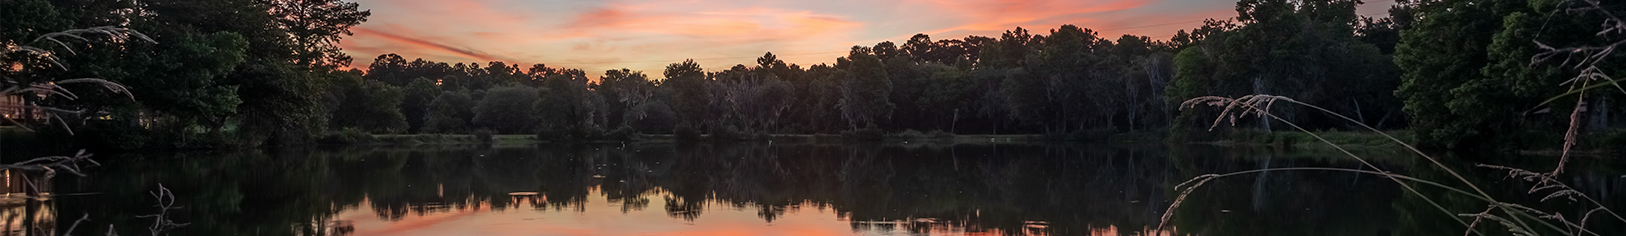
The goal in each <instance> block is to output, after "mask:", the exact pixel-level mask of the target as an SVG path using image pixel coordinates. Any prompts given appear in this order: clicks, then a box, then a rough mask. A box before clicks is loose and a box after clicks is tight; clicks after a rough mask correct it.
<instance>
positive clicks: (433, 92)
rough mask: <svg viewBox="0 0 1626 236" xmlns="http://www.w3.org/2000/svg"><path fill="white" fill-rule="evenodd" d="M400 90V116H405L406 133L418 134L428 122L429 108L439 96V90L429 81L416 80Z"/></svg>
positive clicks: (423, 79)
mask: <svg viewBox="0 0 1626 236" xmlns="http://www.w3.org/2000/svg"><path fill="white" fill-rule="evenodd" d="M402 89H403V90H404V91H402V93H403V96H402V97H401V115H403V116H406V121H407V133H419V132H420V131H422V130H423V128H424V123H426V122H428V121H429V106H430V104H431V103H433V102H434V99H435V97H436V96H438V95H440V94H441V91H440V88H437V87H436V86H435V82H431V81H429V79H425V78H418V79H416V80H413V81H412V83H411V84H407V86H406V87H402Z"/></svg>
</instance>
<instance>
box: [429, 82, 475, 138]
mask: <svg viewBox="0 0 1626 236" xmlns="http://www.w3.org/2000/svg"><path fill="white" fill-rule="evenodd" d="M474 105H475V104H474V100H473V99H470V98H469V95H468V94H467V93H463V92H458V91H443V92H440V95H439V96H435V100H434V101H432V102H429V106H428V112H427V114H426V116H427V119H426V120H425V121H424V126H423V132H425V133H461V132H465V131H468V127H469V123H470V121H471V120H473V119H474Z"/></svg>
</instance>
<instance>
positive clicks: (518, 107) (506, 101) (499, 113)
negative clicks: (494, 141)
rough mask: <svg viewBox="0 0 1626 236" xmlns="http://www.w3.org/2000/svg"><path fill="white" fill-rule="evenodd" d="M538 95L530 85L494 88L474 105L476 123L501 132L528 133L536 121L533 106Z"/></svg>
mask: <svg viewBox="0 0 1626 236" xmlns="http://www.w3.org/2000/svg"><path fill="white" fill-rule="evenodd" d="M537 96H538V95H537V91H536V89H533V88H530V87H522V86H521V87H498V88H492V89H491V90H488V91H486V95H485V97H484V98H482V99H480V103H479V104H478V105H475V106H474V124H475V125H478V126H479V127H483V128H488V129H492V130H494V131H497V132H499V133H507V134H514V133H528V132H530V131H531V130H532V127H534V124H535V123H536V118H535V117H533V116H532V112H531V110H532V108H531V106H532V105H533V104H534V103H536V100H537Z"/></svg>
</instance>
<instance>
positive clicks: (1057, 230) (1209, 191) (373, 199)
mask: <svg viewBox="0 0 1626 236" xmlns="http://www.w3.org/2000/svg"><path fill="white" fill-rule="evenodd" d="M1362 155H1363V156H1368V157H1371V160H1373V161H1374V162H1375V163H1376V164H1377V165H1379V166H1380V167H1382V168H1384V169H1386V170H1389V171H1394V172H1396V173H1402V174H1407V175H1411V176H1415V177H1419V178H1423V179H1430V180H1436V181H1439V182H1442V183H1456V182H1458V181H1453V180H1454V179H1452V178H1451V177H1449V175H1447V174H1445V173H1444V172H1440V171H1438V169H1436V168H1434V167H1432V166H1431V165H1430V164H1427V162H1426V161H1423V160H1420V159H1417V158H1415V157H1414V156H1412V155H1409V154H1405V153H1404V152H1398V151H1384V150H1379V151H1371V152H1363V153H1362ZM1453 159H1458V158H1453ZM1460 159H1474V162H1472V163H1471V162H1466V161H1463V162H1461V163H1448V165H1453V166H1455V168H1456V169H1458V170H1467V172H1466V173H1468V178H1470V179H1472V181H1476V182H1478V184H1480V185H1481V186H1486V188H1487V191H1491V192H1493V193H1495V194H1499V195H1502V196H1507V197H1508V198H1509V199H1515V200H1514V201H1516V202H1522V203H1526V204H1529V205H1531V206H1536V207H1538V208H1542V209H1554V210H1553V211H1555V212H1569V213H1574V212H1582V211H1583V210H1582V209H1583V208H1577V207H1575V205H1577V204H1574V203H1571V202H1569V201H1567V200H1552V201H1548V202H1538V201H1537V200H1538V199H1539V198H1540V196H1530V195H1529V194H1526V193H1525V190H1528V188H1529V187H1530V186H1531V185H1529V184H1527V183H1524V182H1522V181H1519V180H1516V179H1507V178H1505V177H1506V173H1505V172H1500V171H1491V170H1485V169H1482V168H1475V167H1473V164H1475V163H1489V164H1500V165H1512V166H1522V167H1527V168H1535V169H1543V168H1550V167H1549V166H1550V165H1551V162H1553V159H1554V158H1551V157H1481V158H1460ZM97 160H99V161H101V162H102V164H103V166H101V167H96V168H93V169H92V171H91V172H90V173H89V176H86V177H72V176H59V177H58V178H56V179H55V180H54V181H53V183H52V186H51V187H52V193H53V195H55V196H54V197H52V198H50V199H49V200H45V201H30V202H27V203H10V204H9V205H10V207H9V208H7V209H8V210H6V211H5V214H4V216H5V218H4V220H5V221H6V222H7V223H6V228H5V229H6V232H9V233H31V234H60V233H64V232H66V231H67V230H68V228H69V227H74V226H72V224H73V222H74V221H75V220H77V219H79V218H80V217H82V216H83V217H88V219H89V221H87V222H86V223H83V224H82V225H80V226H77V228H76V229H75V231H76V232H73V233H75V234H82V235H101V234H102V232H106V231H107V230H108V229H109V228H110V227H111V228H113V229H114V230H115V231H118V235H147V234H148V233H149V232H148V227H149V226H151V224H152V219H151V218H138V217H136V216H139V215H147V214H153V213H157V212H158V208H156V207H154V204H156V203H157V202H158V201H157V200H155V199H154V197H153V196H152V195H150V194H151V192H152V191H155V190H157V189H159V185H160V184H162V186H163V187H164V188H167V189H169V190H171V191H172V192H173V193H174V196H175V205H176V206H180V207H182V208H178V209H173V210H170V211H169V217H168V218H169V219H171V220H173V221H174V222H181V223H187V224H188V225H186V226H184V227H181V228H178V229H175V230H173V231H170V232H169V233H170V235H1462V234H1463V230H1464V229H1465V227H1464V226H1463V225H1462V224H1463V223H1461V222H1459V221H1457V219H1461V218H1460V217H1456V216H1453V215H1451V214H1446V213H1443V212H1441V211H1439V210H1437V208H1435V207H1433V205H1431V204H1428V203H1427V202H1425V201H1424V200H1422V198H1419V197H1416V196H1415V195H1411V194H1408V193H1406V192H1405V191H1404V190H1403V189H1401V188H1400V187H1399V186H1398V185H1396V184H1395V183H1394V182H1392V181H1390V180H1388V179H1386V178H1382V177H1379V176H1373V175H1363V174H1356V173H1349V172H1326V171H1271V172H1264V173H1259V174H1248V175H1239V176H1235V177H1227V178H1222V179H1219V180H1215V181H1212V182H1209V183H1207V184H1205V185H1203V186H1202V187H1201V188H1199V189H1198V190H1196V191H1195V192H1193V194H1192V195H1191V196H1190V197H1188V198H1187V199H1185V201H1184V203H1182V205H1181V206H1180V207H1179V208H1177V209H1176V210H1175V214H1174V217H1173V222H1171V223H1170V224H1168V225H1166V226H1164V228H1165V231H1162V232H1158V231H1157V230H1155V229H1156V228H1157V227H1158V226H1159V222H1161V219H1162V217H1163V215H1164V211H1165V210H1166V209H1168V207H1169V205H1170V203H1171V202H1173V201H1174V199H1175V197H1176V196H1177V195H1178V194H1179V192H1177V191H1176V190H1175V187H1174V186H1175V185H1178V184H1180V183H1182V182H1185V181H1187V180H1190V179H1191V178H1193V177H1196V176H1199V175H1203V174H1214V173H1227V172H1234V171H1243V170H1253V169H1261V168H1281V167H1337V168H1356V169H1362V166H1361V164H1359V163H1358V162H1354V161H1352V160H1351V159H1349V158H1348V157H1345V156H1342V154H1340V153H1337V152H1332V151H1327V150H1319V151H1318V150H1283V149H1277V148H1240V147H1215V146H1203V145H1161V144H1154V145H1139V146H1124V145H1091V144H958V145H919V144H891V145H855V144H845V145H844V144H770V143H766V142H762V143H738V144H671V143H650V144H625V145H623V144H598V145H548V144H544V145H535V146H512V147H502V146H499V147H489V146H428V147H364V148H346V149H311V150H270V151H247V152H226V153H182V154H110V155H105V156H98V157H97ZM1617 160H1618V158H1581V159H1580V160H1577V161H1576V162H1575V163H1573V165H1572V168H1579V169H1580V170H1574V171H1572V172H1571V173H1569V174H1566V176H1565V179H1566V180H1567V181H1570V182H1571V183H1570V184H1571V185H1572V186H1576V187H1577V188H1578V189H1579V190H1580V191H1582V192H1585V193H1587V194H1588V195H1590V196H1593V197H1594V198H1597V199H1599V200H1600V201H1603V202H1604V204H1606V205H1610V206H1611V207H1612V208H1613V209H1626V197H1623V196H1622V195H1621V194H1622V193H1626V188H1623V187H1626V176H1622V175H1623V174H1626V173H1622V171H1621V170H1622V169H1626V168H1622V167H1621V166H1622V165H1621V163H1622V162H1620V161H1617ZM1365 169H1369V168H1365ZM1418 190H1419V192H1422V193H1423V194H1425V195H1429V196H1432V197H1433V198H1434V199H1435V200H1438V201H1441V202H1442V204H1441V205H1443V207H1446V208H1449V209H1450V210H1451V211H1453V212H1455V213H1476V212H1480V211H1483V210H1484V208H1485V203H1483V202H1478V201H1476V200H1473V199H1471V198H1467V197H1464V196H1453V195H1451V193H1449V192H1447V191H1445V190H1442V189H1439V188H1423V187H1419V189H1418ZM19 204H20V205H19ZM1606 218H1607V217H1594V218H1592V219H1591V221H1590V222H1591V223H1594V224H1593V225H1591V226H1589V228H1592V229H1593V230H1599V231H1600V232H1602V234H1603V235H1611V234H1619V233H1622V232H1626V223H1620V222H1613V221H1609V220H1607V219H1606ZM1469 220H1471V219H1469ZM30 229H32V230H30ZM1487 229H1494V228H1487Z"/></svg>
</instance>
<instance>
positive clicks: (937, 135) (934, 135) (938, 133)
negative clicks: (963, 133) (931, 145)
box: [926, 130, 954, 141]
mask: <svg viewBox="0 0 1626 236" xmlns="http://www.w3.org/2000/svg"><path fill="white" fill-rule="evenodd" d="M926 137H927V138H930V139H932V140H938V141H948V140H954V133H949V132H943V131H942V130H932V132H927V133H926Z"/></svg>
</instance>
